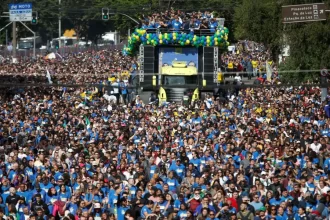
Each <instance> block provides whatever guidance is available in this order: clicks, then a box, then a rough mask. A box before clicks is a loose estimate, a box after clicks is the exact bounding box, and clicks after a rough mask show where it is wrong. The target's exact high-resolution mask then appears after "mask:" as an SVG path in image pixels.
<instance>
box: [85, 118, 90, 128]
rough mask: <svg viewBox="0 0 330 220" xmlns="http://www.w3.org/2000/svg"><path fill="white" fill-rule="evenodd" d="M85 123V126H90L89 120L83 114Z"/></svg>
mask: <svg viewBox="0 0 330 220" xmlns="http://www.w3.org/2000/svg"><path fill="white" fill-rule="evenodd" d="M85 124H86V127H87V128H90V126H91V122H90V121H89V119H88V117H87V116H85Z"/></svg>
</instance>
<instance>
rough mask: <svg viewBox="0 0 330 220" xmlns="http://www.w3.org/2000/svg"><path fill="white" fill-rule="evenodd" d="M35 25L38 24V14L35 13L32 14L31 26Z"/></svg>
mask: <svg viewBox="0 0 330 220" xmlns="http://www.w3.org/2000/svg"><path fill="white" fill-rule="evenodd" d="M37 23H38V13H37V12H32V20H31V24H33V25H36V24H37Z"/></svg>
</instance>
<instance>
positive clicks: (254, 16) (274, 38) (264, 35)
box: [234, 0, 283, 59]
mask: <svg viewBox="0 0 330 220" xmlns="http://www.w3.org/2000/svg"><path fill="white" fill-rule="evenodd" d="M282 34H283V25H282V23H281V4H280V3H279V1H275V0H242V4H240V5H237V7H236V8H235V14H234V35H235V38H236V39H247V40H252V41H255V42H259V43H264V44H265V46H266V47H267V48H270V50H271V52H272V55H273V58H275V59H276V58H277V56H278V54H279V52H280V50H281V46H282V38H283V35H282Z"/></svg>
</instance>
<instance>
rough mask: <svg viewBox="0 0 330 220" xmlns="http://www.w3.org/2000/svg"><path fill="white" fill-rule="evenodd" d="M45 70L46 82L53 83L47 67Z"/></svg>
mask: <svg viewBox="0 0 330 220" xmlns="http://www.w3.org/2000/svg"><path fill="white" fill-rule="evenodd" d="M46 70H47V75H46V77H47V79H48V83H49V84H53V82H52V78H51V76H50V73H49V71H48V68H46Z"/></svg>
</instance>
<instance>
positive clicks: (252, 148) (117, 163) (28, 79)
mask: <svg viewBox="0 0 330 220" xmlns="http://www.w3.org/2000/svg"><path fill="white" fill-rule="evenodd" d="M193 16H194V15H193ZM207 16H208V15H207ZM259 50H260V49H259ZM98 53H99V54H100V55H102V58H101V56H99V57H98V58H96V57H95V54H93V53H92V52H86V53H83V54H75V55H68V57H67V58H66V60H64V61H60V62H54V63H52V62H46V61H45V60H43V59H39V60H38V59H37V60H36V61H35V62H33V63H29V62H28V61H27V62H26V63H24V62H20V63H17V64H12V63H9V62H4V63H1V64H0V67H1V68H0V73H1V75H0V78H1V80H2V82H11V83H13V85H12V86H8V85H6V89H1V90H0V122H1V123H0V167H1V169H0V182H1V185H0V219H4V218H5V219H14V218H17V216H20V217H22V218H23V217H24V219H26V218H27V217H28V216H29V219H46V218H48V219H58V218H70V216H71V215H72V216H71V217H73V218H76V219H92V218H95V219H99V218H101V219H105V220H106V219H125V218H126V219H132V218H133V219H143V218H148V219H149V218H163V217H167V218H168V219H177V218H187V219H194V218H202V219H217V218H219V219H223V218H230V219H235V218H236V219H254V218H257V219H258V218H260V219H265V218H267V219H287V218H292V216H294V218H295V219H308V218H310V216H312V217H315V218H316V217H318V218H323V219H324V218H326V217H328V216H329V210H328V207H329V201H330V199H329V198H330V191H329V187H330V182H329V177H330V172H329V167H330V165H329V161H330V139H329V137H330V119H329V116H328V115H327V113H326V106H327V105H329V101H330V100H326V101H322V100H321V90H320V88H318V87H316V86H314V87H311V86H310V85H304V84H303V85H301V86H300V87H273V88H272V87H267V88H266V87H258V88H240V87H235V89H232V90H230V89H229V90H228V91H226V93H224V94H226V95H225V97H219V96H212V95H206V96H205V97H202V98H201V99H200V100H196V101H194V102H192V103H186V104H184V105H183V104H181V103H163V104H162V105H159V104H158V103H157V102H156V101H154V102H150V103H149V102H148V100H144V97H143V96H141V95H136V94H135V95H134V99H133V100H132V101H131V102H128V101H127V102H126V103H125V102H120V101H119V103H117V99H116V101H115V102H113V101H112V100H111V99H110V100H109V99H108V98H107V96H105V95H106V94H107V95H108V96H111V92H113V90H111V89H109V88H111V87H109V86H108V85H109V84H110V85H111V83H112V82H118V81H119V83H118V84H120V83H121V81H123V82H125V80H127V81H128V83H129V79H128V78H129V76H127V74H126V76H127V79H123V75H122V74H121V73H122V69H126V70H129V69H130V66H131V65H132V60H133V59H132V58H125V57H123V56H122V55H121V54H120V53H117V52H116V51H100V52H98ZM120 57H122V58H120ZM242 58H243V57H242ZM249 59H253V57H251V58H249ZM266 60H267V59H266ZM66 64H68V65H66ZM121 65H123V66H125V67H121V69H117V68H119V67H120V66H121ZM47 66H48V70H51V72H52V73H51V78H52V81H53V84H51V85H49V86H44V84H45V83H47V82H48V80H47V77H45V70H46V67H47ZM117 80H118V81H117ZM101 81H102V82H101ZM84 83H87V84H89V85H90V84H93V87H92V88H90V87H86V88H85V87H83V86H81V84H84ZM70 85H72V86H70ZM123 88H125V86H124V85H122V84H120V85H119V86H118V87H117V89H118V90H119V91H121V92H119V91H118V93H119V95H122V96H123V92H122V89H123ZM144 102H147V103H148V104H144ZM22 155H26V156H22ZM23 197H24V199H23Z"/></svg>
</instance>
